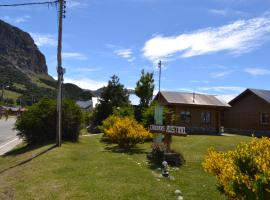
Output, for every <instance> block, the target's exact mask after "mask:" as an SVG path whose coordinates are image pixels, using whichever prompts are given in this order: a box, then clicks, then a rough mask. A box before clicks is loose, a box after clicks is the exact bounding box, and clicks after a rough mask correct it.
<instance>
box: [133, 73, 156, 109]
mask: <svg viewBox="0 0 270 200" xmlns="http://www.w3.org/2000/svg"><path fill="white" fill-rule="evenodd" d="M153 76H154V74H153V73H152V72H151V73H149V72H147V73H146V74H145V73H144V70H142V72H141V78H140V80H139V81H138V82H137V83H136V88H135V94H136V95H137V96H138V97H139V98H140V107H142V108H147V107H148V106H149V104H150V101H151V100H152V98H153V92H154V88H155V85H154V78H153Z"/></svg>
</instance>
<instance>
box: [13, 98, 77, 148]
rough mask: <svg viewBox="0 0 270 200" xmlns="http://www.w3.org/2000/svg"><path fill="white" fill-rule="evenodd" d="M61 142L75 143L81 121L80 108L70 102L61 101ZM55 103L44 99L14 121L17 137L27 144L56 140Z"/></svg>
mask: <svg viewBox="0 0 270 200" xmlns="http://www.w3.org/2000/svg"><path fill="white" fill-rule="evenodd" d="M62 108H63V115H62V120H63V121H62V122H63V134H62V138H63V140H70V141H76V140H78V137H79V131H80V126H81V120H82V113H81V110H80V108H79V107H78V106H77V105H76V104H75V103H74V102H73V101H71V100H64V101H63V107H62ZM56 114H57V113H56V101H55V100H49V99H44V100H41V101H40V102H39V103H37V104H35V105H33V106H32V107H29V110H28V111H27V112H25V113H23V114H22V115H21V116H20V117H19V118H18V119H17V121H16V124H15V129H17V130H18V135H19V136H20V137H22V138H23V139H24V140H25V141H26V142H27V143H28V144H37V143H46V142H53V141H55V140H56Z"/></svg>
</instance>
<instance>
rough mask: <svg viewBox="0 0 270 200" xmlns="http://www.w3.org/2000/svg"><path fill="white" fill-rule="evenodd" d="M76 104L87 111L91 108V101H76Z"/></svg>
mask: <svg viewBox="0 0 270 200" xmlns="http://www.w3.org/2000/svg"><path fill="white" fill-rule="evenodd" d="M76 104H77V105H78V106H79V107H80V108H83V109H87V108H90V107H93V102H92V100H88V101H76Z"/></svg>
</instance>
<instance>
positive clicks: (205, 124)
mask: <svg viewBox="0 0 270 200" xmlns="http://www.w3.org/2000/svg"><path fill="white" fill-rule="evenodd" d="M154 101H156V102H158V103H159V104H160V105H162V106H166V107H167V108H169V110H170V111H171V112H172V113H173V115H174V118H175V119H174V122H173V123H174V124H173V125H177V126H183V127H185V128H186V132H187V133H188V134H192V133H194V134H217V133H219V132H220V128H221V127H222V126H224V111H225V110H227V109H229V108H230V105H228V104H227V103H225V102H224V101H222V100H219V99H218V98H217V97H216V96H214V95H206V94H196V93H185V92H168V91H162V92H159V93H158V94H157V95H156V96H155V98H154Z"/></svg>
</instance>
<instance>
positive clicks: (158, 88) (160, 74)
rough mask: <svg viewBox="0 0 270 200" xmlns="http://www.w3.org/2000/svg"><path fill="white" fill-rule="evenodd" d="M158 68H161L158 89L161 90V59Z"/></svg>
mask: <svg viewBox="0 0 270 200" xmlns="http://www.w3.org/2000/svg"><path fill="white" fill-rule="evenodd" d="M158 68H159V80H158V91H159V92H160V81H161V60H160V61H159V62H158Z"/></svg>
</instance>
